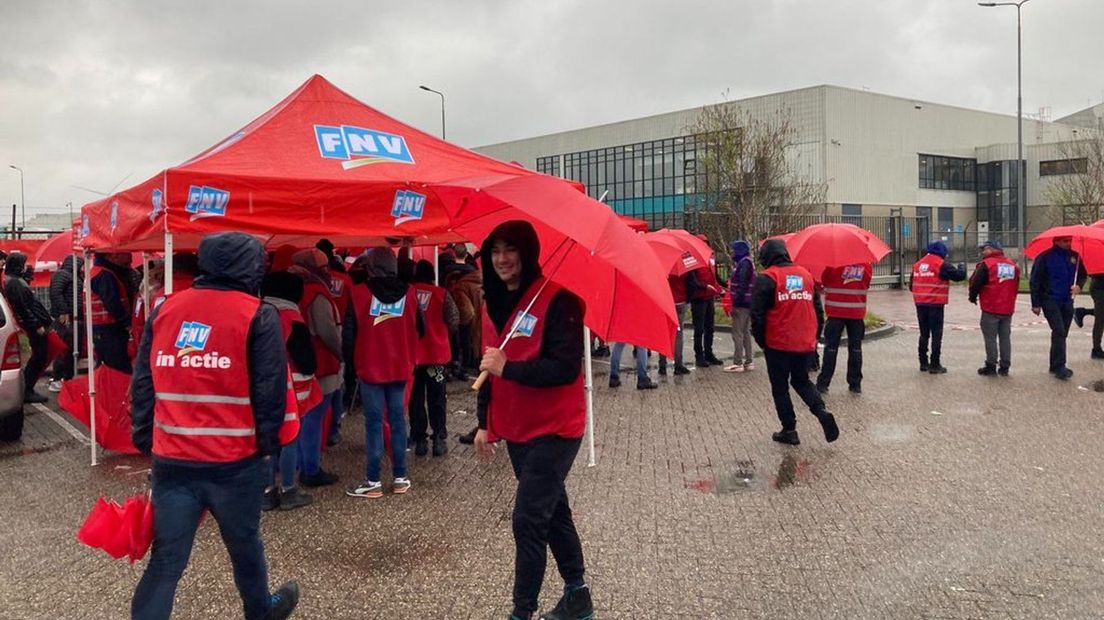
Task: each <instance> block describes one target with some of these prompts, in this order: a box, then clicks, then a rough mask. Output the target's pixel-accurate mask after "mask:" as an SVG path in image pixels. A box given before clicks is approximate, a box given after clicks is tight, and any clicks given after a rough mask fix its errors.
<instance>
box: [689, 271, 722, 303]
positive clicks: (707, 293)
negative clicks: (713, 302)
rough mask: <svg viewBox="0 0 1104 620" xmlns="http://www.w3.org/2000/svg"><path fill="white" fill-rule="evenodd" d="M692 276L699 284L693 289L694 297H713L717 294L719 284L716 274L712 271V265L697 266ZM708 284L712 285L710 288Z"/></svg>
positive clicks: (699, 298) (700, 298)
mask: <svg viewBox="0 0 1104 620" xmlns="http://www.w3.org/2000/svg"><path fill="white" fill-rule="evenodd" d="M694 276H695V277H697V279H698V283H699V284H701V287H700V288H698V290H696V291H694V299H698V300H702V299H713V298H714V297H716V296H717V293H718V291H719V290H720V288H721V285H720V284H718V283H717V274H716V273H714V272H713V268H712V267H698V268H697V269H695V270H694ZM710 286H712V287H713V289H712V290H710V289H709V288H708V287H710Z"/></svg>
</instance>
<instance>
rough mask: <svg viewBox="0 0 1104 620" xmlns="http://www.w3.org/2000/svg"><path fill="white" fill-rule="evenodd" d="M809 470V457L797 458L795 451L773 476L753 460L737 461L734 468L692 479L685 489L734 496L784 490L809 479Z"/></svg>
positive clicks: (783, 459)
mask: <svg viewBox="0 0 1104 620" xmlns="http://www.w3.org/2000/svg"><path fill="white" fill-rule="evenodd" d="M810 470H811V464H810V463H809V460H808V459H798V457H797V456H795V455H792V454H787V455H785V456H783V457H782V462H781V463H780V464H779V466H778V470H777V472H776V473H774V474H772V475H766V474H764V473H761V472H759V471H757V470H756V466H755V463H754V462H753V461H750V460H748V461H736V463H735V466H734V468H733V469H732V470H731V471H727V472H722V473H720V474H718V475H716V476H714V477H712V478H702V479H698V480H692V481H689V482H687V483H686V488H688V489H693V490H695V491H698V492H700V493H705V494H708V495H735V494H738V493H748V492H756V491H768V490H770V489H774V490H776V491H782V490H784V489H786V488H788V487H791V486H794V485H795V484H798V483H806V482H808V480H809V472H810Z"/></svg>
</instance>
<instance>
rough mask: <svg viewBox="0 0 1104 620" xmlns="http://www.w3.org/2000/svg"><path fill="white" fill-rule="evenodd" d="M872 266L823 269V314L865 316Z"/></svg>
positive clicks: (847, 317) (852, 316)
mask: <svg viewBox="0 0 1104 620" xmlns="http://www.w3.org/2000/svg"><path fill="white" fill-rule="evenodd" d="M872 271H873V266H872V265H869V264H861V263H860V264H856V265H848V266H846V267H829V268H827V269H825V270H824V275H823V276H821V279H822V280H823V281H824V282H823V284H824V314H826V315H827V316H829V317H833V318H838V319H861V318H865V317H866V293H867V291H868V290H869V289H870V276H871V272H872Z"/></svg>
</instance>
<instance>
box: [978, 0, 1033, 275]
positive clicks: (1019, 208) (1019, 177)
mask: <svg viewBox="0 0 1104 620" xmlns="http://www.w3.org/2000/svg"><path fill="white" fill-rule="evenodd" d="M1030 1H1031V0H1019V2H978V6H984V7H996V6H1014V7H1016V181H1017V187H1016V217H1017V221H1018V222H1019V226H1020V262H1022V263H1023V266H1024V269H1025V270H1026V269H1027V255H1026V254H1025V253H1024V250H1025V249H1027V219H1026V216H1025V214H1024V192H1025V191H1026V189H1027V187H1026V186H1025V185H1024V165H1023V21H1022V19H1021V14H1022V11H1021V9H1022V8H1023V5H1025V4H1027V3H1028V2H1030Z"/></svg>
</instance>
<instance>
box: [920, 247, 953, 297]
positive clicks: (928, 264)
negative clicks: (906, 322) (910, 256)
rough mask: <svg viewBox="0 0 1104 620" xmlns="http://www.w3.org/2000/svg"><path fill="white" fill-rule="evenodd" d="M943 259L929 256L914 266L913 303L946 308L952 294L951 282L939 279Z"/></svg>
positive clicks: (934, 255)
mask: <svg viewBox="0 0 1104 620" xmlns="http://www.w3.org/2000/svg"><path fill="white" fill-rule="evenodd" d="M942 266H943V257H941V256H939V255H938V254H928V255H927V256H925V257H924V258H921V259H920V260H918V261H916V264H915V265H913V266H912V301H913V302H914V303H916V304H918V305H936V306H945V305H947V300H948V297H949V295H950V292H951V284H950V282H948V281H946V280H944V279H942V278H940V277H939V269H940V268H941V267H942Z"/></svg>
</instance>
